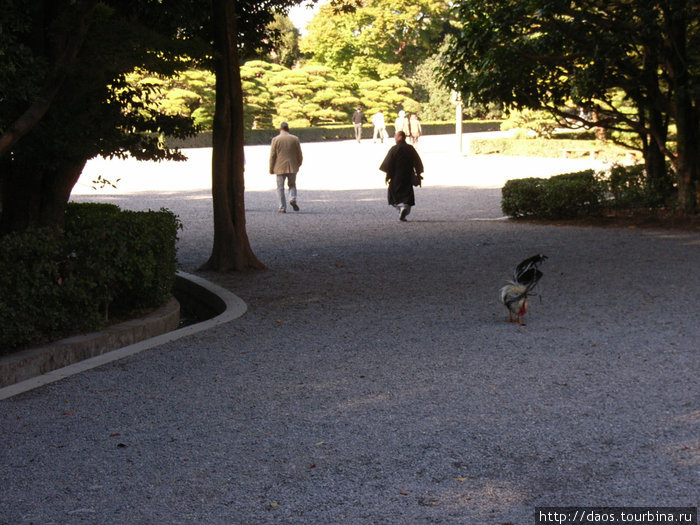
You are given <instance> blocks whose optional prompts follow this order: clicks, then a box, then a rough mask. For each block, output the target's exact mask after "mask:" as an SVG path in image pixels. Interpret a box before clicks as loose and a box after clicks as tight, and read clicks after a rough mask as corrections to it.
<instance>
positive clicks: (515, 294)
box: [501, 254, 547, 325]
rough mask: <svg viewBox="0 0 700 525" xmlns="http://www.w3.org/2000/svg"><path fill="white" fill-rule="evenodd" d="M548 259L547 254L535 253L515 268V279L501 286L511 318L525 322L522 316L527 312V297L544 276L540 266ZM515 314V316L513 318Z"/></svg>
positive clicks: (502, 295) (502, 300)
mask: <svg viewBox="0 0 700 525" xmlns="http://www.w3.org/2000/svg"><path fill="white" fill-rule="evenodd" d="M545 259H547V256H546V255H542V254H538V255H533V256H532V257H529V258H527V259H525V260H524V261H522V262H521V263H520V264H518V266H517V267H516V268H515V272H514V273H513V280H512V281H508V284H506V285H505V286H504V287H503V288H501V302H502V303H503V304H504V305H505V306H506V308H508V314H509V316H510V317H509V320H510V322H511V323H512V322H513V321H517V323H518V324H521V325H522V324H523V321H522V317H523V315H525V314H526V313H527V307H528V303H527V298H528V295H531V293H530V292H531V291H532V289H533V288H534V287H535V286H536V285H537V282H538V281H539V280H540V278H541V277H542V272H541V271H539V269H538V266H539V265H540V264H542V262H544V260H545ZM513 316H515V318H513Z"/></svg>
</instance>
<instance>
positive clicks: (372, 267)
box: [0, 137, 700, 525]
mask: <svg viewBox="0 0 700 525" xmlns="http://www.w3.org/2000/svg"><path fill="white" fill-rule="evenodd" d="M426 139H428V137H426ZM322 146H323V145H305V146H304V153H305V155H306V156H307V159H308V160H307V164H306V165H305V169H306V170H307V171H304V170H302V172H301V173H300V176H299V204H300V206H301V212H299V213H287V214H285V215H280V214H277V213H275V210H276V202H275V195H274V192H273V191H272V190H271V188H272V180H271V179H272V178H271V177H268V176H265V175H257V174H258V173H264V162H265V160H266V159H265V155H266V149H265V148H264V147H257V148H249V149H248V150H247V151H248V153H247V155H248V164H247V166H248V173H249V175H248V178H249V182H248V189H249V191H248V192H247V195H246V203H247V208H248V215H247V219H248V233H249V236H250V238H251V242H252V245H253V248H254V251H255V253H256V254H257V255H258V257H259V258H260V259H261V260H262V261H264V262H265V263H266V264H267V265H268V266H269V270H268V271H264V272H257V273H252V274H244V275H240V274H232V275H216V274H203V275H204V276H205V277H206V278H208V279H210V280H212V281H214V282H216V283H218V284H220V285H223V286H225V287H227V288H229V289H231V290H233V291H234V292H235V293H236V294H237V295H239V296H240V297H241V298H242V299H243V300H245V301H246V302H247V304H248V306H249V311H248V313H247V314H246V315H244V316H243V317H242V318H240V319H238V320H236V321H234V322H232V323H230V324H228V325H224V326H221V327H218V328H215V329H212V330H210V331H206V332H203V333H200V334H197V335H194V336H190V337H188V338H185V339H181V340H179V341H176V342H172V343H168V344H165V345H163V346H161V347H158V348H155V349H152V350H150V351H147V352H144V353H141V354H139V355H136V356H133V357H131V358H128V359H125V360H122V361H119V362H115V363H113V364H111V365H107V366H104V367H101V368H98V369H95V370H92V371H89V372H85V373H82V374H80V375H77V376H74V377H72V378H70V379H67V380H64V381H62V382H59V383H55V384H52V385H49V386H46V387H43V388H40V389H38V390H35V391H32V392H29V393H26V394H23V395H20V396H17V397H14V398H11V399H9V400H7V401H3V402H0V444H1V446H0V486H2V491H0V523H12V524H14V523H30V522H32V523H62V524H63V523H100V524H102V523H119V524H121V523H159V522H162V523H182V524H190V523H222V524H230V523H235V524H316V523H320V524H374V523H376V524H423V523H449V524H494V525H501V524H504V523H512V524H518V525H520V524H530V523H532V522H533V516H534V507H535V506H573V505H600V506H633V505H659V506H697V505H698V504H699V503H700V502H699V498H698V494H699V492H700V491H699V490H698V488H699V486H700V484H699V480H700V441H699V440H698V431H699V430H700V396H699V395H698V392H699V390H698V373H699V372H700V359H699V355H698V352H699V347H700V326H699V325H698V322H697V319H696V318H695V314H696V309H697V300H698V297H700V277H699V276H698V260H699V259H700V235H698V234H696V233H688V232H668V231H656V230H637V229H596V228H583V227H561V226H538V225H531V224H519V223H513V222H510V221H505V220H501V218H500V216H501V215H502V213H501V211H500V208H499V204H500V190H499V189H498V188H500V185H501V183H502V182H501V181H502V180H505V179H507V178H512V177H513V176H515V175H514V174H518V175H523V174H526V173H529V171H528V170H529V169H530V167H532V170H533V172H532V174H534V173H535V172H536V169H537V165H538V164H539V170H540V171H541V172H542V171H547V170H554V171H552V173H554V172H556V171H557V170H558V171H559V172H561V171H574V170H576V169H579V164H580V163H576V161H569V163H567V164H566V165H564V164H562V162H561V161H560V162H559V163H558V164H557V165H556V166H555V165H554V163H552V162H551V161H545V160H540V161H534V160H532V159H503V158H499V157H489V158H487V159H483V158H469V157H462V156H461V155H456V154H454V153H451V152H450V151H449V144H446V139H444V140H443V142H440V141H438V140H437V139H435V141H430V140H426V141H425V142H424V144H423V145H421V152H422V154H423V158H424V161H426V187H424V188H421V189H418V191H417V196H416V200H417V206H416V208H415V209H414V210H413V212H412V214H411V215H410V216H409V222H407V223H400V222H399V221H398V215H397V212H396V211H394V210H393V209H392V208H390V207H388V206H387V205H386V201H385V190H384V189H383V187H382V183H381V175H380V174H378V172H377V171H376V166H377V165H378V162H376V159H377V158H379V159H380V160H381V157H382V156H383V154H384V153H385V151H386V149H387V146H386V145H385V146H380V145H376V146H375V145H372V144H371V143H367V144H362V145H361V146H358V145H357V144H354V143H352V142H346V143H338V144H335V145H325V146H327V147H326V149H325V150H322V149H319V148H321V147H322ZM205 151H206V150H202V151H200V154H201V155H202V159H203V160H202V159H200V165H199V167H198V168H197V167H196V165H195V164H190V167H189V168H188V169H189V170H190V173H192V174H194V173H201V172H206V166H205V165H201V162H206V159H205V157H206V155H205V154H204V152H205ZM322 151H325V152H328V153H324V154H321V153H320V152H322ZM338 155H344V157H342V158H344V159H347V163H343V166H342V167H341V168H339V169H338V170H336V172H329V171H328V170H327V166H329V165H332V164H333V161H334V160H335V161H336V162H337V159H338V158H339V157H338ZM319 157H321V159H319ZM256 159H257V160H256ZM324 159H325V160H324ZM317 162H318V163H319V164H318V165H315V163H317ZM358 166H359V168H358ZM569 168H571V169H569ZM96 169H98V170H99V169H102V168H101V167H98V168H96ZM159 169H160V168H159ZM372 169H373V170H374V171H372V172H371V177H370V175H369V174H368V173H367V171H368V170H372ZM151 171H155V170H151ZM186 171H187V169H185V172H186ZM355 172H357V173H359V174H358V175H357V177H354V176H353V173H355ZM183 173H184V172H183ZM89 175H90V174H89V173H88V176H89ZM130 175H132V176H133V173H131V174H130ZM193 176H194V175H193ZM343 179H345V180H343ZM376 179H379V181H378V182H377V180H376ZM323 181H325V183H324V182H323ZM144 184H145V182H144ZM324 185H325V186H327V187H325V188H323V187H322V186H324ZM203 186H206V183H203ZM343 187H346V188H349V189H343ZM170 190H171V191H169V192H160V193H148V192H145V193H136V194H128V195H125V194H120V193H119V191H112V192H103V194H102V195H101V196H100V197H94V196H90V195H82V196H79V197H77V198H78V199H79V200H94V199H97V200H103V201H104V200H111V201H113V202H117V203H118V204H120V205H122V206H123V207H126V208H135V209H142V208H148V207H151V208H159V207H160V206H167V207H169V208H171V209H173V210H174V211H175V212H176V213H178V214H179V215H180V217H181V218H182V219H183V222H184V223H185V230H184V231H183V234H182V237H181V243H180V252H179V253H180V259H181V262H182V266H183V269H185V270H186V271H190V272H192V271H196V268H197V267H198V265H200V264H201V263H203V262H204V260H206V258H207V256H208V254H209V250H210V247H211V232H210V230H211V202H210V199H209V192H208V191H207V190H206V189H202V188H199V187H197V186H196V185H194V187H193V188H190V189H186V188H177V187H173V188H171V189H170ZM121 191H122V193H123V191H125V190H123V189H122V190H121ZM534 253H545V254H547V255H548V256H549V260H548V261H547V262H546V263H545V265H544V266H543V267H542V270H543V272H544V277H543V279H542V281H541V285H540V287H539V292H540V297H536V298H534V299H533V301H532V309H531V310H532V311H531V313H530V314H528V316H527V317H526V321H527V326H523V327H520V326H517V325H514V324H510V323H507V322H505V320H506V319H507V312H506V310H505V308H504V307H503V306H502V305H501V304H499V302H498V290H499V288H500V286H501V285H502V284H503V282H504V281H505V280H506V279H508V278H509V277H510V275H511V273H512V269H513V267H514V265H515V264H516V263H517V262H519V261H520V260H521V259H523V258H525V257H527V256H530V255H533V254H534Z"/></svg>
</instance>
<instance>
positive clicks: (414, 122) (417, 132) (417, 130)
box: [408, 113, 423, 145]
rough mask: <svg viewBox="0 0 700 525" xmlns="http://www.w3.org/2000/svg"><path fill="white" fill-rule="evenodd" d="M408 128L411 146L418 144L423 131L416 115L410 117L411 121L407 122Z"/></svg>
mask: <svg viewBox="0 0 700 525" xmlns="http://www.w3.org/2000/svg"><path fill="white" fill-rule="evenodd" d="M408 127H409V129H410V130H411V139H412V142H413V144H414V145H415V144H418V139H419V138H420V136H421V135H422V134H423V133H422V132H423V129H422V128H421V125H420V120H418V115H416V114H415V113H414V114H412V115H411V119H410V120H409V122H408Z"/></svg>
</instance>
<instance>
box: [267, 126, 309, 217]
mask: <svg viewBox="0 0 700 525" xmlns="http://www.w3.org/2000/svg"><path fill="white" fill-rule="evenodd" d="M303 160H304V158H303V156H302V154H301V144H299V138H298V137H297V136H296V135H292V134H291V133H290V132H289V124H287V123H286V122H282V124H280V134H279V135H277V136H276V137H275V138H273V139H272V144H271V147H270V174H273V175H276V176H277V197H278V200H279V209H278V212H279V213H287V201H286V200H285V192H284V181H285V180H286V181H287V187H288V188H289V204H290V205H291V207H292V209H294V211H299V206H298V205H297V173H298V171H299V167H300V166H301V163H302V161H303Z"/></svg>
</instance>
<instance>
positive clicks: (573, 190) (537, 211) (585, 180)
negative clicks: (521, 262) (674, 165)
mask: <svg viewBox="0 0 700 525" xmlns="http://www.w3.org/2000/svg"><path fill="white" fill-rule="evenodd" d="M655 184H656V186H655V187H650V185H649V182H648V181H647V177H646V172H645V170H644V165H636V166H620V165H615V166H613V167H612V168H611V169H610V170H609V171H608V172H599V173H594V172H593V170H586V171H581V172H576V173H568V174H565V175H557V176H554V177H551V178H548V179H544V178H535V177H531V178H525V179H513V180H509V181H507V182H506V184H505V185H504V186H503V188H502V190H501V195H502V200H501V208H502V210H503V212H504V213H505V214H506V215H508V216H510V217H513V218H519V217H529V218H538V219H571V218H576V217H581V216H585V215H591V214H594V213H596V212H598V211H600V210H603V209H608V210H610V209H630V208H655V207H659V206H664V205H665V204H667V203H668V202H667V201H669V199H670V198H671V197H672V195H673V183H672V180H671V175H670V174H669V175H668V176H667V178H666V179H665V180H662V181H656V183H655Z"/></svg>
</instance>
